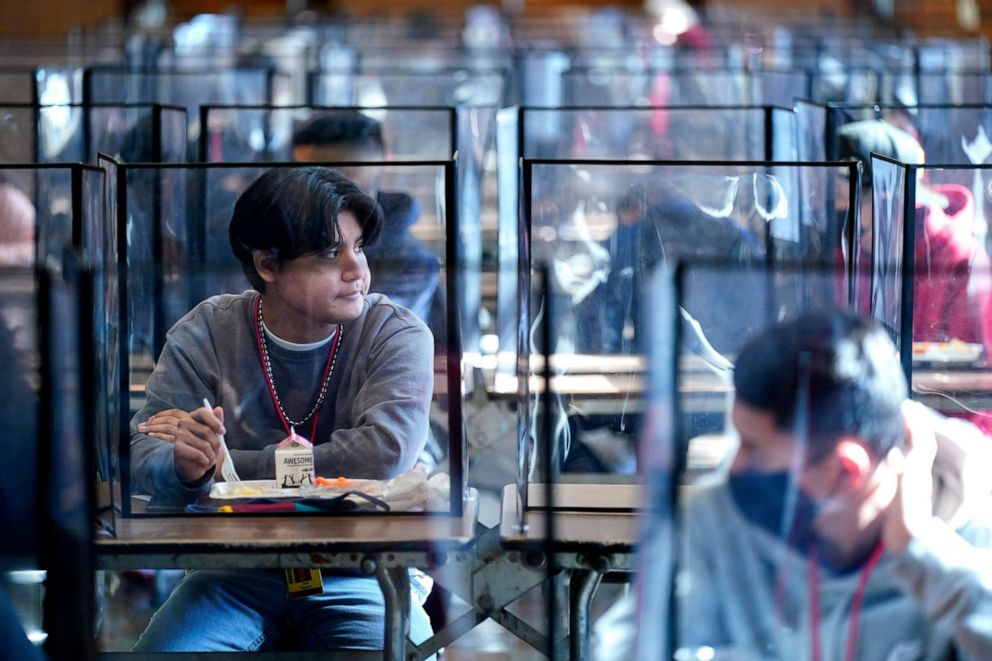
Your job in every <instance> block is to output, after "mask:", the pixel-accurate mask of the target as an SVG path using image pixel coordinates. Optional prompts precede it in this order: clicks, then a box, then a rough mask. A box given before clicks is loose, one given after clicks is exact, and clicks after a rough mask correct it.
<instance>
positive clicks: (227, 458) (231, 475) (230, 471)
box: [203, 397, 241, 482]
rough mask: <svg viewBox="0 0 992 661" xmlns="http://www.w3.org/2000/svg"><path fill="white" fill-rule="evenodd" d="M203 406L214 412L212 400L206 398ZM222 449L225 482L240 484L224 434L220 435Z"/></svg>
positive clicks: (222, 472) (222, 474)
mask: <svg viewBox="0 0 992 661" xmlns="http://www.w3.org/2000/svg"><path fill="white" fill-rule="evenodd" d="M203 405H204V406H206V407H207V410H208V411H211V412H213V410H214V407H213V406H211V404H210V400H208V399H207V398H206V397H204V398H203ZM220 449H221V451H222V452H223V453H224V465H223V466H221V467H220V475H221V477H223V478H224V481H225V482H240V481H241V478H240V477H238V471H237V469H235V468H234V461H233V460H232V459H231V452H230V450H228V449H227V443H226V442H225V441H224V435H223V434H221V435H220Z"/></svg>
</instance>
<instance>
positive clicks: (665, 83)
mask: <svg viewBox="0 0 992 661" xmlns="http://www.w3.org/2000/svg"><path fill="white" fill-rule="evenodd" d="M812 84H813V83H812V79H811V77H810V76H809V75H808V74H807V73H805V72H803V71H795V72H792V71H754V72H751V71H746V70H744V69H725V70H721V69H695V70H694V69H674V70H673V69H671V68H667V67H654V68H651V67H647V68H643V69H634V70H631V69H629V68H626V67H571V68H569V69H568V70H567V71H564V72H562V74H561V81H560V85H561V89H562V93H561V98H562V105H565V106H621V107H624V106H632V105H634V106H692V105H699V106H734V105H738V106H744V105H784V106H791V105H792V101H793V99H795V98H802V97H804V96H806V95H809V94H811V93H812V89H813V88H812Z"/></svg>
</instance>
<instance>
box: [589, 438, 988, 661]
mask: <svg viewBox="0 0 992 661" xmlns="http://www.w3.org/2000/svg"><path fill="white" fill-rule="evenodd" d="M939 420H940V422H939V423H938V426H937V443H938V449H937V459H936V461H935V464H934V471H933V472H934V513H935V515H936V516H937V518H939V519H940V520H941V521H942V523H941V525H940V527H939V528H937V529H935V530H934V531H932V532H931V533H930V534H928V536H927V537H926V538H922V539H920V538H917V539H914V540H913V541H912V542H910V544H909V546H908V548H907V549H906V550H904V551H903V552H901V553H885V554H883V555H882V556H881V559H880V561H879V563H878V565H877V566H876V567H875V570H874V571H873V572H872V573H871V575H870V578H869V579H868V582H867V585H866V589H865V593H864V602H863V607H862V610H861V613H860V617H859V627H858V635H857V648H856V653H855V659H857V661H902V660H906V661H909V660H913V661H917V660H921V661H923V660H925V661H936V660H938V659H948V658H958V659H967V660H969V661H984V660H986V659H992V552H990V549H992V521H990V514H992V508H990V505H989V503H990V497H989V488H988V478H987V473H985V471H987V470H988V468H987V467H988V466H989V464H990V462H989V449H990V448H989V444H988V439H986V438H985V437H984V436H982V435H981V433H980V432H978V430H976V429H975V428H974V427H972V426H971V425H969V424H967V423H964V422H961V421H956V420H952V419H946V418H939ZM683 521H684V523H683V524H682V528H681V532H682V537H681V538H680V540H679V541H680V544H681V546H682V551H681V554H680V555H681V559H680V567H679V575H678V580H677V586H678V587H677V595H678V597H677V603H678V613H677V618H678V629H679V645H680V646H681V647H683V648H688V649H689V650H690V651H689V652H688V653H686V652H683V655H684V656H685V657H686V658H694V659H695V658H710V659H714V661H720V660H721V659H723V660H725V661H731V660H732V661H743V660H752V659H753V660H757V659H761V660H766V659H779V660H782V661H785V660H788V661H804V660H808V659H811V658H812V652H811V649H812V648H811V641H812V637H813V632H812V630H811V626H810V614H811V608H813V604H812V599H811V598H810V596H811V594H810V591H809V589H808V588H809V576H808V570H809V567H808V562H807V558H806V557H804V556H803V555H801V554H800V553H798V552H796V551H794V550H793V549H791V548H788V547H786V546H785V545H784V544H783V542H782V541H781V539H780V538H778V537H776V536H774V535H772V534H770V533H768V532H766V531H765V530H764V529H761V528H759V527H757V526H755V525H752V524H751V523H750V522H749V521H747V520H746V519H745V518H744V517H743V515H742V514H741V513H740V512H739V510H738V509H737V507H736V506H735V504H734V502H733V499H732V498H731V496H730V493H729V490H728V489H727V488H726V483H725V482H723V481H722V480H720V479H717V480H715V481H713V482H710V483H708V484H705V485H699V486H697V487H696V488H695V489H694V490H693V493H692V494H691V496H690V497H689V498H688V500H687V502H686V503H685V511H684V512H683ZM660 530H670V528H661V529H660ZM657 541H658V542H664V541H665V540H663V539H661V540H657ZM654 543H655V540H649V541H647V542H645V544H644V546H645V547H647V546H649V545H650V544H654ZM659 548H661V547H660V546H659ZM859 575H860V572H859V571H855V572H852V573H849V574H844V575H840V576H837V575H832V574H830V573H828V572H827V571H826V570H821V572H820V576H819V602H818V609H819V614H820V619H819V626H818V629H819V637H820V641H821V642H820V649H821V652H822V655H821V658H822V659H823V660H824V661H843V660H844V659H845V656H846V654H845V647H846V644H847V641H848V635H849V634H848V632H849V627H850V626H851V623H852V615H853V613H852V603H853V597H854V594H855V592H856V589H857V583H858V579H859ZM640 590H641V594H640V595H639V598H638V599H634V598H633V597H632V596H631V597H627V598H625V599H624V600H622V601H621V602H619V603H618V604H617V605H616V606H614V608H612V609H611V611H610V612H608V614H607V615H605V616H604V617H603V618H602V619H601V621H600V622H598V623H597V625H596V645H595V651H596V654H595V657H594V658H597V659H610V660H613V659H636V658H652V656H656V655H653V654H652V653H653V652H654V651H655V650H654V649H653V647H654V645H655V644H657V643H660V642H661V641H662V640H663V638H664V634H663V633H660V632H663V631H664V625H663V624H662V623H663V622H665V621H666V619H667V615H666V614H665V612H666V606H667V602H666V600H665V599H664V598H663V599H661V600H660V601H658V600H655V599H654V598H653V595H654V594H655V593H661V592H663V591H659V590H658V586H656V585H640ZM638 602H640V603H638ZM651 603H653V604H654V606H650V605H648V604H651ZM655 609H656V610H655ZM652 611H653V612H652ZM649 613H650V614H649ZM655 623H657V624H655ZM649 624H650V625H653V626H648V625H649ZM638 625H640V626H638ZM645 632H648V634H649V635H647V636H645V635H644V634H645ZM638 636H640V640H637V639H636V638H637V637H638ZM659 636H661V637H660V638H659ZM647 640H651V641H652V642H650V643H646V641H647ZM635 650H636V651H635Z"/></svg>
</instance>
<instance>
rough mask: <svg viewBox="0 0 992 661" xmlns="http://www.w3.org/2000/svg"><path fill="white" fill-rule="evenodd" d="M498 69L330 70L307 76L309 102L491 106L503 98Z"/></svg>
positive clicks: (504, 79) (504, 78) (504, 86)
mask: <svg viewBox="0 0 992 661" xmlns="http://www.w3.org/2000/svg"><path fill="white" fill-rule="evenodd" d="M507 76H508V73H507V71H505V70H503V69H485V70H475V69H458V68H455V69H439V70H435V71H427V72H424V71H410V70H404V69H396V68H376V69H374V70H364V69H358V70H354V69H350V68H349V69H335V70H321V71H315V72H312V73H311V74H310V98H309V101H310V103H312V104H315V105H328V106H373V107H374V106H388V105H404V106H411V105H413V106H450V105H456V106H457V105H469V106H494V107H500V106H502V105H503V103H504V101H505V99H506V94H507Z"/></svg>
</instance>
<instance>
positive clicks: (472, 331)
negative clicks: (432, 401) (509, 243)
mask: <svg viewBox="0 0 992 661" xmlns="http://www.w3.org/2000/svg"><path fill="white" fill-rule="evenodd" d="M200 114H201V117H200V124H201V125H203V126H205V127H207V129H206V131H205V133H203V134H202V135H201V139H200V161H201V162H205V163H214V162H217V163H219V162H232V161H245V162H247V161H289V160H296V157H297V156H298V157H299V159H301V160H314V159H315V158H316V159H319V158H328V159H330V158H333V159H342V160H356V161H359V160H361V161H365V160H367V161H378V160H387V161H389V162H403V161H423V160H443V159H449V158H452V157H453V156H454V154H455V153H457V154H458V171H457V173H456V176H457V186H456V191H455V202H456V204H457V208H458V226H459V241H460V242H461V245H460V248H459V255H460V259H461V265H460V267H459V269H458V272H457V274H458V277H463V278H464V279H465V280H464V282H463V283H462V285H461V286H460V287H459V291H460V292H461V296H462V301H461V309H462V310H463V320H462V341H463V347H464V349H465V350H466V351H467V352H473V353H474V352H478V351H479V348H478V345H479V337H480V335H481V333H482V329H481V328H480V320H479V316H480V308H482V307H489V303H490V302H489V301H483V300H482V295H481V290H482V288H483V284H482V278H481V272H482V270H483V268H487V269H491V270H492V271H493V272H495V269H494V266H493V264H492V263H491V262H492V261H494V258H495V254H494V253H495V250H494V247H495V242H496V241H495V234H496V228H495V222H493V219H492V218H491V217H490V216H489V215H488V214H486V213H484V210H485V209H493V208H495V207H496V200H495V199H494V198H495V195H496V185H495V181H494V179H495V172H494V171H493V169H494V168H495V166H494V161H495V155H494V151H495V147H496V139H495V122H496V119H495V115H496V109H495V107H488V106H457V107H452V106H382V107H346V106H278V107H276V106H203V107H202V108H201V111H200ZM359 116H360V117H359ZM359 119H360V121H358V120H359ZM356 122H357V124H359V125H361V126H363V127H364V128H362V129H361V130H367V129H368V125H370V124H377V125H378V127H377V130H378V131H379V132H380V134H381V142H382V148H381V149H379V148H375V147H372V146H371V145H374V144H375V142H376V140H374V139H371V138H370V139H369V140H367V141H365V142H366V144H364V145H363V146H362V147H361V148H358V147H348V146H346V144H345V143H342V144H340V145H337V146H333V147H329V148H319V147H318V148H316V149H314V148H308V147H304V148H302V149H300V150H299V154H296V155H294V148H293V140H294V135H295V134H296V132H297V131H300V130H303V129H305V127H308V126H309V127H316V129H315V131H314V132H315V135H311V136H309V137H306V138H304V140H311V141H316V142H320V140H322V139H323V138H321V137H320V135H319V134H321V133H323V134H324V135H332V136H335V135H337V134H338V133H339V132H340V131H341V130H342V127H347V126H349V125H350V126H352V128H348V129H346V130H358V129H356V128H355V127H354V124H355V123H356ZM322 123H325V124H324V126H323V127H322V128H321V126H320V125H321V124H322ZM487 260H489V261H487ZM422 316H423V315H422ZM494 316H495V309H490V310H489V314H488V318H493V317H494ZM489 332H492V331H489Z"/></svg>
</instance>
